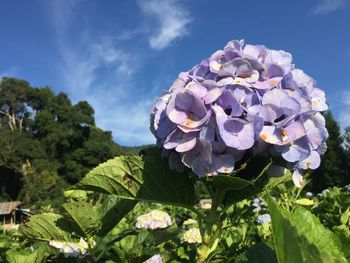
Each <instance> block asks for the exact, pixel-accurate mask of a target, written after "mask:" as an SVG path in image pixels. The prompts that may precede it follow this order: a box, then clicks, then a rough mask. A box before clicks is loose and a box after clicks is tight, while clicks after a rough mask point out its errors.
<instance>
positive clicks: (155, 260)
mask: <svg viewBox="0 0 350 263" xmlns="http://www.w3.org/2000/svg"><path fill="white" fill-rule="evenodd" d="M143 263H163V260H162V257H161V256H160V255H159V254H156V255H154V256H153V257H151V258H149V259H147V260H146V261H144V262H143Z"/></svg>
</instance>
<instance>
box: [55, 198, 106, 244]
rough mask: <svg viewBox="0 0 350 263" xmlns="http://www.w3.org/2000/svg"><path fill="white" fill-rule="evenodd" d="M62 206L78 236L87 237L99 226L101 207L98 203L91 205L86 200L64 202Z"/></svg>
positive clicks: (95, 231)
mask: <svg viewBox="0 0 350 263" xmlns="http://www.w3.org/2000/svg"><path fill="white" fill-rule="evenodd" d="M62 208H63V209H64V211H65V212H66V214H67V217H66V218H68V219H71V222H72V225H75V226H76V229H77V231H76V233H77V234H78V235H79V236H83V237H85V238H89V237H91V236H93V235H94V234H95V233H97V232H98V230H99V229H100V227H101V208H100V206H99V205H91V204H90V203H87V202H74V203H65V204H63V205H62Z"/></svg>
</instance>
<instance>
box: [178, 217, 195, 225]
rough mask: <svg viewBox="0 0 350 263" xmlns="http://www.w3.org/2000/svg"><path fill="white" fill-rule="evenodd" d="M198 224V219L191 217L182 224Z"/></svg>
mask: <svg viewBox="0 0 350 263" xmlns="http://www.w3.org/2000/svg"><path fill="white" fill-rule="evenodd" d="M196 224H197V221H196V220H194V219H192V218H189V219H187V220H185V221H184V222H183V224H182V226H190V225H196Z"/></svg>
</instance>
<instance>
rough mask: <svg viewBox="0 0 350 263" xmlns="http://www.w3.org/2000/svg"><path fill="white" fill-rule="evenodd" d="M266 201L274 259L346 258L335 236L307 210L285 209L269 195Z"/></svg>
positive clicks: (287, 262) (297, 262)
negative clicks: (269, 216) (270, 219)
mask: <svg viewBox="0 0 350 263" xmlns="http://www.w3.org/2000/svg"><path fill="white" fill-rule="evenodd" d="M267 203H268V206H269V210H270V215H271V218H272V230H273V238H274V243H275V251H276V254H277V259H278V262H283V263H302V262H320V263H322V262H324V263H333V262H344V263H345V262H347V260H346V259H345V258H344V255H343V253H342V245H341V243H340V241H339V239H338V238H337V237H336V235H335V234H334V233H332V232H331V231H330V230H328V229H326V228H325V227H324V226H323V225H322V224H321V223H320V221H319V220H318V218H317V217H316V216H314V215H313V214H311V213H310V212H309V211H308V210H306V209H305V208H303V207H297V208H296V210H295V211H294V212H289V211H286V210H284V209H282V208H281V207H279V206H278V205H276V204H275V202H274V201H273V200H272V199H271V197H269V196H268V197H267Z"/></svg>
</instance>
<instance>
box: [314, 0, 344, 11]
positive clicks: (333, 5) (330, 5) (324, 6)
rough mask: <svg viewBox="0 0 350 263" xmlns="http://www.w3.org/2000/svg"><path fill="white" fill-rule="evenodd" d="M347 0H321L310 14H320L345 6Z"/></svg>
mask: <svg viewBox="0 0 350 263" xmlns="http://www.w3.org/2000/svg"><path fill="white" fill-rule="evenodd" d="M346 1H347V0H322V1H321V2H320V3H319V4H318V5H317V6H316V7H315V8H314V9H313V10H312V14H314V15H322V14H328V13H331V12H334V11H337V10H339V9H340V8H342V7H343V6H345V4H346Z"/></svg>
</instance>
